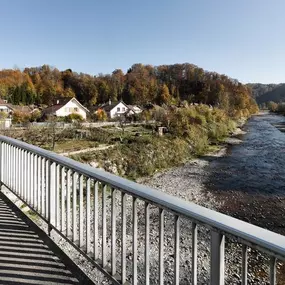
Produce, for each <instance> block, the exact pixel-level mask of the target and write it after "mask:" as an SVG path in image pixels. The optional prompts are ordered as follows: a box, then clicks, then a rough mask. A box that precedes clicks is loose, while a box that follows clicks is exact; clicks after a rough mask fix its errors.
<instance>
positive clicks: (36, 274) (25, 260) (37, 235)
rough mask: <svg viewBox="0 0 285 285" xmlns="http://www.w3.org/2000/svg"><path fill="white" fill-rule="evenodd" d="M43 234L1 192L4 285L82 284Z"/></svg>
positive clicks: (1, 277)
mask: <svg viewBox="0 0 285 285" xmlns="http://www.w3.org/2000/svg"><path fill="white" fill-rule="evenodd" d="M42 233H43V232H41V230H40V229H38V228H37V227H35V226H34V225H33V223H32V222H29V219H27V218H26V217H25V216H24V215H23V214H22V213H21V211H19V210H18V209H17V208H16V207H15V206H13V205H12V204H11V203H9V200H8V199H7V198H6V197H5V196H4V195H3V194H2V193H0V284H1V285H2V284H10V285H12V284H17V285H24V284H37V285H40V284H48V285H55V284H61V285H62V284H66V285H71V284H82V282H79V280H78V279H77V278H76V277H75V276H74V274H72V273H71V271H73V270H72V269H71V268H70V269H71V270H69V269H68V268H67V266H66V265H65V264H64V263H63V262H62V261H61V260H60V259H59V257H58V256H57V255H56V254H55V253H54V249H52V248H51V246H50V243H49V242H47V241H44V240H43V235H42ZM45 240H46V239H45ZM73 272H74V271H73Z"/></svg>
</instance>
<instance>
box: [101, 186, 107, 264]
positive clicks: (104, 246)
mask: <svg viewBox="0 0 285 285" xmlns="http://www.w3.org/2000/svg"><path fill="white" fill-rule="evenodd" d="M106 191H107V186H106V185H103V189H102V266H103V267H105V266H106V265H107V253H106V251H107V242H106V237H107V226H106V218H107V216H106Z"/></svg>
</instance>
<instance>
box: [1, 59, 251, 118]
mask: <svg viewBox="0 0 285 285" xmlns="http://www.w3.org/2000/svg"><path fill="white" fill-rule="evenodd" d="M0 96H1V98H3V99H6V100H8V102H10V103H13V104H46V105H51V104H52V101H53V99H54V98H55V97H58V96H66V97H72V96H76V97H77V99H78V100H79V101H81V102H82V103H83V104H85V105H86V106H91V105H94V104H99V103H104V102H107V101H108V100H109V99H111V100H113V101H117V100H121V99H122V100H124V101H125V102H126V103H128V104H140V105H144V104H146V103H148V102H152V103H156V104H158V105H163V104H166V105H172V104H179V103H180V102H182V101H185V100H186V101H187V102H188V103H203V104H208V105H215V106H219V107H220V108H222V109H225V110H227V111H228V112H229V113H231V114H235V113H236V112H245V113H248V114H249V113H252V112H254V111H256V104H255V101H254V100H253V99H252V97H251V90H250V88H249V87H248V86H246V85H243V84H241V83H239V82H238V81H237V80H234V79H231V78H229V77H227V76H225V75H220V74H217V73H215V72H207V71H204V70H203V69H202V68H199V67H197V66H195V65H192V64H188V63H185V64H174V65H161V66H156V67H154V66H151V65H143V64H134V65H133V66H132V67H131V68H130V69H129V70H128V71H127V73H126V74H124V73H123V71H122V70H120V69H117V70H115V71H114V72H113V73H112V74H107V75H103V74H99V75H98V76H92V75H88V74H83V73H76V72H73V71H72V70H70V69H68V70H65V71H59V70H58V69H56V68H52V67H50V66H48V65H43V66H41V67H31V68H26V69H24V70H23V71H20V70H2V71H0Z"/></svg>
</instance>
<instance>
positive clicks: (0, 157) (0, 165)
mask: <svg viewBox="0 0 285 285" xmlns="http://www.w3.org/2000/svg"><path fill="white" fill-rule="evenodd" d="M3 169H4V168H3V143H2V142H0V191H1V190H2V185H3V175H2V172H3Z"/></svg>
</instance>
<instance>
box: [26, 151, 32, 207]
mask: <svg viewBox="0 0 285 285" xmlns="http://www.w3.org/2000/svg"><path fill="white" fill-rule="evenodd" d="M26 202H27V204H28V205H30V204H31V154H30V152H27V197H26Z"/></svg>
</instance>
